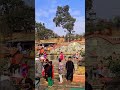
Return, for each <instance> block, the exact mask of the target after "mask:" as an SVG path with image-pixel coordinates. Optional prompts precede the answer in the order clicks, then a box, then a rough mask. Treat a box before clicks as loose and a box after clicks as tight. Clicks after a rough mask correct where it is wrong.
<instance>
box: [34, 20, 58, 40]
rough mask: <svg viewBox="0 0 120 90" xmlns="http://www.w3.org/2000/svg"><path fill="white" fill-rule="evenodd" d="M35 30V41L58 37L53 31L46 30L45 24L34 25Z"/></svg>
mask: <svg viewBox="0 0 120 90" xmlns="http://www.w3.org/2000/svg"><path fill="white" fill-rule="evenodd" d="M35 28H36V34H35V37H36V39H38V40H39V39H49V38H52V37H58V35H57V34H56V33H54V32H53V30H51V29H48V28H46V27H45V24H44V23H43V24H42V23H37V22H36V23H35Z"/></svg>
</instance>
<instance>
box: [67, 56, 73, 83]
mask: <svg viewBox="0 0 120 90" xmlns="http://www.w3.org/2000/svg"><path fill="white" fill-rule="evenodd" d="M74 70H75V68H74V63H73V61H72V60H71V57H68V61H67V62H66V71H67V74H66V79H67V81H69V80H70V81H71V82H72V81H73V73H74Z"/></svg>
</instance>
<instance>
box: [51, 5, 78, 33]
mask: <svg viewBox="0 0 120 90" xmlns="http://www.w3.org/2000/svg"><path fill="white" fill-rule="evenodd" d="M75 21H76V19H75V18H73V17H72V16H71V15H70V13H69V6H68V5H66V6H63V7H61V6H58V7H57V11H56V16H55V17H54V19H53V22H54V23H55V24H56V27H62V28H63V29H66V30H67V31H68V32H69V34H72V31H73V27H74V23H75Z"/></svg>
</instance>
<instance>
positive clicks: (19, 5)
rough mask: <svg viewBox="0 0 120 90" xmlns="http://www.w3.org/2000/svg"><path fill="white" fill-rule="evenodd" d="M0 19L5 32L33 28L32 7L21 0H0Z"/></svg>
mask: <svg viewBox="0 0 120 90" xmlns="http://www.w3.org/2000/svg"><path fill="white" fill-rule="evenodd" d="M0 21H1V22H0V25H1V26H2V25H3V26H4V27H3V29H2V30H3V31H4V30H5V29H7V30H6V33H7V32H9V33H10V32H11V33H13V32H17V31H19V32H21V31H26V32H27V31H31V30H34V9H33V8H32V7H30V6H27V5H26V4H25V3H24V1H22V0H0ZM6 27H7V28H6ZM1 32H2V31H1Z"/></svg>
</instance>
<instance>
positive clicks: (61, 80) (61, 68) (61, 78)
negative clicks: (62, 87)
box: [58, 61, 64, 84]
mask: <svg viewBox="0 0 120 90" xmlns="http://www.w3.org/2000/svg"><path fill="white" fill-rule="evenodd" d="M58 67H59V68H58V73H59V78H60V82H59V83H60V84H61V83H63V77H62V75H63V69H64V68H63V63H62V61H59V66H58Z"/></svg>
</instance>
